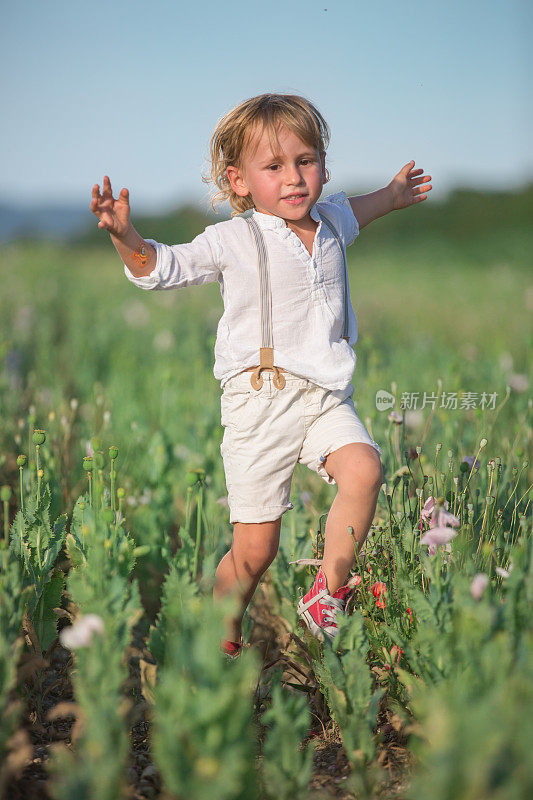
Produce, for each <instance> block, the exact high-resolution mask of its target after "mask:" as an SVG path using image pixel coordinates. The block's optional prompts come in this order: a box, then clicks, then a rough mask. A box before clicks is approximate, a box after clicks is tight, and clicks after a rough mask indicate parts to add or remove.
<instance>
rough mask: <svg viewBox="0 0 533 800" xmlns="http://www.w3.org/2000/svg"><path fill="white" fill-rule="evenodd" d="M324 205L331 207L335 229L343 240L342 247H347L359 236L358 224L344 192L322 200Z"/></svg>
mask: <svg viewBox="0 0 533 800" xmlns="http://www.w3.org/2000/svg"><path fill="white" fill-rule="evenodd" d="M324 203H327V204H328V206H330V207H331V210H332V212H333V213H334V215H335V223H336V224H335V227H336V228H337V230H338V232H339V234H340V235H341V236H342V239H343V240H344V246H345V247H349V246H350V245H351V244H353V242H354V241H355V239H356V238H357V236H359V222H358V221H357V217H356V216H355V214H354V213H353V209H352V206H351V203H350V201H349V200H348V197H347V196H346V192H337V193H336V194H330V195H329V196H328V197H326V198H324Z"/></svg>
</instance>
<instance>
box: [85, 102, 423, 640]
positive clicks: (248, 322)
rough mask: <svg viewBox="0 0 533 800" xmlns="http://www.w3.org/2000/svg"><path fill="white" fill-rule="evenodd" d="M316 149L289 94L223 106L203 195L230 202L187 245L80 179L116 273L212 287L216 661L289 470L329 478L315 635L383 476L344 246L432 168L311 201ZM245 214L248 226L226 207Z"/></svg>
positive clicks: (412, 192)
mask: <svg viewBox="0 0 533 800" xmlns="http://www.w3.org/2000/svg"><path fill="white" fill-rule="evenodd" d="M328 142H329V129H328V127H327V124H326V122H325V120H324V119H323V117H322V116H321V114H320V113H319V111H318V110H317V109H316V108H315V106H314V105H313V104H312V103H310V102H309V101H308V100H306V99H305V98H302V97H299V96H297V95H276V94H266V95H259V96H258V97H254V98H251V99H250V100H247V101H245V102H244V103H242V104H241V105H239V106H237V107H236V108H235V109H232V111H230V112H229V113H228V114H227V115H226V116H225V117H223V118H222V119H221V120H220V122H219V123H218V125H217V128H216V130H215V132H214V134H213V137H212V139H211V178H210V179H209V180H211V181H212V182H214V183H215V184H216V185H217V186H218V188H219V190H220V191H219V193H218V195H217V198H215V199H217V200H218V201H219V202H221V201H222V200H226V199H227V200H229V202H230V205H231V206H232V208H233V209H234V212H233V213H232V218H231V219H230V220H227V221H224V222H219V223H216V224H214V225H209V226H208V227H207V228H206V229H205V230H204V231H203V233H201V234H199V235H198V236H197V237H196V238H195V239H193V241H192V242H190V243H186V244H179V245H172V246H169V245H165V244H161V243H158V242H156V241H154V240H152V239H146V240H143V239H142V238H141V236H140V235H139V234H138V233H137V232H136V231H135V229H134V228H133V226H132V225H131V222H130V207H129V193H128V190H127V189H122V190H121V192H120V195H119V197H118V199H117V200H116V201H115V200H114V199H113V195H112V191H111V184H110V181H109V178H108V177H107V176H105V177H104V188H103V193H102V195H100V193H99V186H98V184H96V185H95V186H94V188H93V199H92V202H91V210H92V211H93V212H94V213H95V214H96V216H98V217H99V218H100V222H99V224H98V227H100V228H103V229H106V230H108V231H109V232H110V234H111V239H112V241H113V244H114V245H115V247H116V249H117V251H118V253H119V255H120V257H121V259H122V261H123V263H124V270H125V274H126V276H127V277H128V279H129V280H131V281H132V282H133V283H135V284H136V285H137V286H139V287H141V288H143V289H156V290H160V289H171V288H179V287H184V286H188V285H190V284H203V283H209V282H211V281H215V280H216V281H218V282H219V284H220V291H221V294H222V297H223V300H224V314H223V316H222V318H221V320H220V322H219V325H218V330H217V340H216V344H215V366H214V376H215V378H217V380H220V381H221V387H222V390H223V394H222V398H221V422H222V425H223V427H224V428H225V432H224V438H223V442H222V445H221V454H222V457H223V461H224V469H225V474H226V483H227V488H228V501H229V506H230V522H232V523H233V524H234V530H233V542H232V546H231V549H230V551H229V552H228V553H227V554H226V555H225V556H224V557H223V558H222V560H221V562H220V564H219V565H218V568H217V571H216V583H215V587H214V592H213V595H214V597H215V598H216V597H221V596H223V595H225V594H227V593H236V594H237V595H238V597H239V598H240V601H241V609H242V611H241V613H240V614H238V616H237V617H236V618H234V619H231V620H227V624H226V636H227V639H224V640H223V642H222V646H223V649H224V650H225V652H227V653H228V654H229V655H237V654H238V653H239V652H240V649H241V647H242V637H241V622H242V617H243V615H244V612H245V610H246V608H247V606H248V604H249V602H250V600H251V598H252V596H253V594H254V592H255V589H256V587H257V584H258V582H259V580H260V579H261V577H262V575H263V574H264V572H265V571H266V570H267V569H268V567H269V565H270V564H271V563H272V561H273V559H274V557H275V556H276V553H277V551H278V546H279V534H280V528H281V517H282V515H283V513H285V511H287V510H289V509H290V508H291V507H292V505H291V503H290V502H289V496H290V488H291V479H292V474H293V471H294V467H295V465H296V463H297V462H299V463H304V464H307V466H309V467H310V468H311V469H313V470H314V471H316V472H317V473H318V474H319V475H321V477H322V478H323V479H324V480H325V481H326V482H327V483H330V484H333V483H336V484H337V487H338V492H337V495H336V497H335V500H334V501H333V504H332V506H331V509H330V511H329V514H328V519H327V524H326V531H325V546H324V558H323V562H322V565H321V567H320V569H319V571H318V573H317V576H316V579H315V582H314V584H313V586H312V587H311V589H310V591H309V592H308V593H307V594H306V595H305V596H304V597H303V598H302V600H300V602H299V604H298V613H299V614H300V616H301V618H302V620H303V621H304V622H305V623H306V624H307V626H308V627H309V629H310V630H311V632H312V633H313V634H314V635H315V636H317V637H318V638H320V639H323V638H324V635H327V636H328V637H329V638H330V639H331V640H333V639H334V637H335V635H336V632H337V629H338V628H337V624H336V614H337V612H339V611H341V612H342V611H343V610H344V608H345V604H346V601H347V598H348V596H349V593H350V590H351V589H350V586H349V584H345V581H346V579H347V577H348V575H349V572H350V569H351V567H352V565H353V563H354V547H353V542H352V539H351V537H350V535H349V532H348V526H352V527H353V529H354V533H355V538H356V540H357V542H358V548H359V549H360V548H361V546H362V544H363V542H364V540H365V538H366V535H367V533H368V530H369V528H370V525H371V523H372V519H373V516H374V513H375V509H376V504H377V497H378V493H379V490H380V487H381V485H382V481H383V475H382V468H381V461H380V454H381V448H380V447H379V445H378V444H377V443H376V442H374V441H373V439H372V438H371V437H370V435H369V433H368V431H367V430H366V428H365V426H364V425H363V423H362V422H361V420H360V419H359V417H358V415H357V413H356V411H355V407H354V404H353V400H352V395H353V390H354V387H353V385H352V383H351V378H352V375H353V372H354V369H355V363H356V356H355V353H354V351H353V349H352V345H354V344H355V342H356V340H357V320H356V317H355V314H354V311H353V308H352V306H351V303H350V302H349V287H348V277H347V271H346V266H345V261H344V259H345V252H346V248H347V247H348V246H349V245H350V244H352V242H353V241H354V240H355V238H356V237H357V235H358V234H359V231H360V230H361V228H363V227H365V225H368V224H369V223H370V222H372V221H373V220H375V219H377V218H378V217H381V216H384V215H385V214H387V213H389V212H390V211H393V210H395V209H401V208H407V207H408V206H410V205H413V204H414V203H418V202H421V201H423V200H425V199H426V197H427V194H426V193H427V192H428V191H429V190H430V189H431V185H430V184H425V183H424V182H425V181H426V180H430V179H431V176H421V173H423V170H422V169H417V170H414V169H413V167H414V161H410V162H409V163H408V164H405V166H404V167H402V169H401V170H400V172H398V174H397V175H396V176H395V177H394V178H393V179H392V180H391V182H390V183H389V184H388V185H387V186H386V187H385V188H383V189H379V190H378V191H376V192H372V193H370V194H366V195H362V196H357V197H350V198H348V197H346V194H345V193H344V192H339V193H337V194H334V195H330V196H329V197H326V198H325V200H323V201H321V202H319V197H320V195H321V192H322V188H323V185H324V183H326V182H327V181H328V180H329V177H328V175H327V170H326V166H325V155H326V152H325V151H326V147H327V144H328ZM213 202H214V201H213ZM249 209H252V214H251V215H250V217H249V218H248V219H245V218H243V217H242V216H237V215H238V214H240V213H241V212H244V211H246V210H249Z"/></svg>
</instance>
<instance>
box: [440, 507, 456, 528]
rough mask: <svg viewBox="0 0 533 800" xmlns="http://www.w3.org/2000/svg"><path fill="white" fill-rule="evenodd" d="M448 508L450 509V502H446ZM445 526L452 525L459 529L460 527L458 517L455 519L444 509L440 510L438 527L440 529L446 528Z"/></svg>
mask: <svg viewBox="0 0 533 800" xmlns="http://www.w3.org/2000/svg"><path fill="white" fill-rule="evenodd" d="M447 507H448V502H446V508H447ZM445 525H451V526H452V527H453V528H457V527H458V526H459V520H458V519H457V517H454V515H453V514H450V513H449V512H448V511H445V510H444V509H443V508H440V509H439V514H438V521H437V526H438V527H439V528H444V526H445Z"/></svg>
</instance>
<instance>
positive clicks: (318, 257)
mask: <svg viewBox="0 0 533 800" xmlns="http://www.w3.org/2000/svg"><path fill="white" fill-rule="evenodd" d="M321 208H324V209H325V213H326V214H328V218H329V219H330V220H332V222H333V224H334V225H335V228H336V229H337V233H338V234H339V236H340V238H341V241H342V242H343V244H344V246H345V247H349V246H350V245H351V244H352V243H353V242H354V240H355V238H356V237H357V236H358V235H359V223H358V222H357V219H356V217H355V216H354V213H353V211H352V207H351V205H350V202H349V200H348V198H347V196H346V194H345V192H337V193H336V194H332V195H329V196H328V197H326V198H324V200H321V201H318V202H317V203H315V205H314V206H313V207H312V208H311V211H310V215H311V217H312V219H314V220H315V221H316V222H318V223H319V224H318V228H317V230H316V234H315V240H314V243H313V254H312V255H311V254H310V253H309V251H308V250H307V248H306V246H305V245H304V243H303V242H302V241H301V239H300V238H299V237H298V236H297V235H296V233H294V231H292V230H291V229H290V228H289V227H288V225H287V224H286V223H285V220H284V219H282V218H281V217H277V216H274V215H271V214H263V213H261V212H259V211H256V210H255V209H253V210H252V215H253V217H254V219H255V220H256V221H257V223H258V224H259V225H260V227H261V230H262V233H263V236H264V239H265V242H266V247H267V249H268V258H269V265H270V287H271V291H272V331H273V344H274V364H275V365H276V366H277V367H283V368H284V369H286V370H288V371H289V372H292V373H294V374H295V375H298V376H299V377H302V378H307V379H308V380H310V381H312V382H313V383H316V384H318V385H319V386H322V387H324V388H325V389H345V388H347V387H348V385H349V384H350V382H351V378H352V375H353V373H354V370H355V364H356V354H355V352H354V350H353V349H352V346H353V345H354V344H355V342H356V341H357V319H356V316H355V312H354V310H353V307H352V304H351V302H348V321H349V327H348V334H349V341H348V342H347V341H346V340H345V339H343V338H342V329H343V324H344V298H343V282H342V274H343V270H344V264H343V257H342V254H341V252H340V250H339V247H338V244H337V242H336V241H335V238H334V237H333V235H332V234H331V232H330V230H329V228H328V227H327V225H326V224H324V223H323V222H322V220H321V218H320V210H321ZM145 241H147V242H149V243H150V244H151V245H153V247H154V248H155V250H156V253H157V262H156V265H155V267H154V269H153V270H152V272H151V273H150V274H149V275H147V276H145V277H141V278H136V277H135V276H134V275H133V273H132V272H131V271H130V270H129V269H128V267H127V265H126V264H124V272H125V274H126V277H127V278H128V279H129V280H130V281H131V282H132V283H134V284H135V285H136V286H139V287H140V288H141V289H156V290H159V289H180V288H183V287H185V286H189V285H193V284H204V283H212V282H214V281H218V283H219V285H220V293H221V295H222V300H223V302H224V313H223V314H222V317H221V318H220V321H219V323H218V328H217V336H216V342H215V364H214V368H213V375H214V376H215V378H216V379H217V380H219V381H220V382H221V388H223V387H224V384H225V383H226V381H227V380H229V378H231V377H233V375H236V374H237V373H238V372H241V371H242V370H243V369H245V368H246V367H253V366H257V365H258V364H259V348H260V346H261V326H260V323H261V315H260V305H259V304H260V295H259V270H258V264H257V251H256V247H255V240H254V238H253V235H252V231H251V230H250V227H249V225H248V223H247V222H246V220H245V219H244V217H242V216H235V217H232V218H231V219H229V220H225V221H223V222H217V223H215V224H213V225H208V226H207V227H206V228H205V230H204V231H203V233H200V234H198V236H196V237H195V238H194V239H193V240H192V241H191V242H188V243H186V244H174V245H167V244H161V243H160V242H156V241H154V240H153V239H146V240H145ZM348 296H349V295H348Z"/></svg>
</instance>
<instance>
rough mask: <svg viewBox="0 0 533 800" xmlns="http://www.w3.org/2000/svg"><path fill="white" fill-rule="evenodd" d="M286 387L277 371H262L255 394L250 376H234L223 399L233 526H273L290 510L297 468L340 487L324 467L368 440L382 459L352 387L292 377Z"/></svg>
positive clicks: (289, 375) (287, 374)
mask: <svg viewBox="0 0 533 800" xmlns="http://www.w3.org/2000/svg"><path fill="white" fill-rule="evenodd" d="M282 374H283V375H284V377H285V381H286V383H285V386H284V387H283V389H277V388H276V387H275V386H274V383H273V378H274V373H273V372H270V371H268V370H265V371H263V372H262V373H261V375H262V377H263V386H262V387H261V389H259V391H256V390H255V389H254V388H253V387H252V385H251V383H250V376H251V375H252V373H251V372H240V373H239V374H238V375H234V376H233V377H232V378H230V379H229V380H228V381H227V382H226V384H225V386H224V389H223V390H222V397H221V400H220V409H221V423H222V426H223V428H224V438H223V440H222V444H221V445H220V453H221V455H222V459H223V461H224V471H225V474H226V487H227V490H228V505H229V509H230V522H231V523H233V522H267V521H269V520H275V519H278V518H279V517H280V516H281V515H282V514H284V513H285V512H286V511H288V510H289V509H291V508H292V507H293V506H292V503H291V502H290V500H289V497H290V493H291V482H292V476H293V472H294V468H295V466H296V463H300V464H306V465H307V466H308V467H309V468H310V469H312V470H314V471H315V472H317V473H318V474H319V475H320V477H321V478H323V479H324V480H325V481H326V483H329V484H334V483H335V481H334V480H333V478H332V477H331V476H330V475H328V473H327V472H326V470H325V468H324V464H323V462H324V461H325V460H326V456H328V455H329V454H330V453H332V452H333V451H334V450H337V449H338V448H339V447H342V446H343V445H345V444H351V443H352V442H365V443H366V444H369V445H371V446H372V447H374V448H375V449H376V450H377V452H378V453H379V454H380V455H381V447H380V446H379V445H378V444H377V443H376V442H375V441H374V440H373V439H372V438H371V436H370V434H369V433H368V431H367V429H366V428H365V426H364V425H363V423H362V422H361V420H360V419H359V417H358V416H357V412H356V410H355V407H354V404H353V400H352V395H353V391H354V387H353V384H350V385H349V386H348V388H347V389H336V390H331V389H324V388H323V387H322V386H318V385H317V384H316V383H313V382H312V381H309V380H306V379H305V378H299V377H297V376H296V375H293V374H292V373H290V372H283V373H282Z"/></svg>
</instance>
